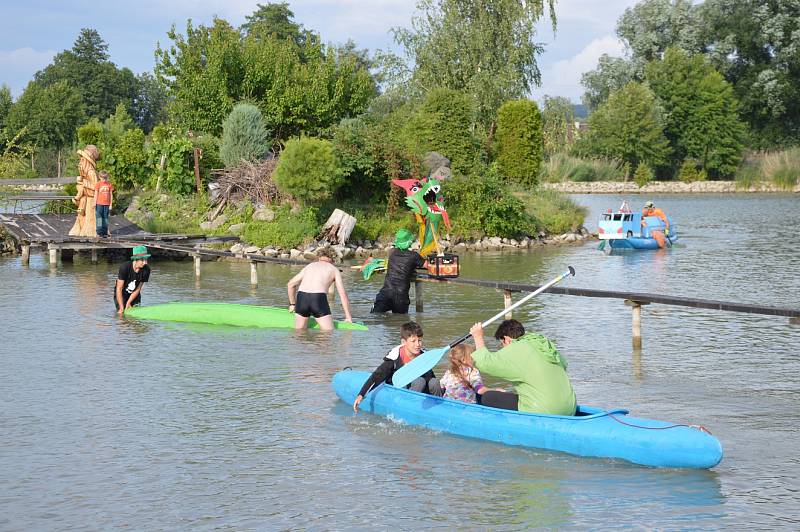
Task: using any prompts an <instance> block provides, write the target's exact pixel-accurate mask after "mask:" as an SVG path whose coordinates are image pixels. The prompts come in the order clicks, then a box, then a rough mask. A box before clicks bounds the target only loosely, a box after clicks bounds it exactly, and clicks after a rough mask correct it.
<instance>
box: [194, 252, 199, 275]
mask: <svg viewBox="0 0 800 532" xmlns="http://www.w3.org/2000/svg"><path fill="white" fill-rule="evenodd" d="M192 257H193V258H194V278H195V279H200V254H199V253H193V254H192Z"/></svg>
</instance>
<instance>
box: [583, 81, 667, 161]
mask: <svg viewBox="0 0 800 532" xmlns="http://www.w3.org/2000/svg"><path fill="white" fill-rule="evenodd" d="M576 148H577V150H578V152H579V153H583V154H586V155H592V156H601V157H610V158H615V159H620V160H622V161H625V162H628V163H630V165H631V166H632V167H636V166H638V165H639V163H640V162H645V163H647V164H648V165H650V166H654V167H657V166H663V165H665V164H666V163H667V160H668V158H669V155H670V147H669V142H668V141H667V139H666V137H665V136H664V125H663V122H662V118H661V110H660V107H659V105H658V102H657V100H656V97H655V95H654V94H653V92H652V91H651V90H650V89H649V88H648V87H647V86H646V85H643V84H641V83H636V82H634V81H632V82H630V83H628V84H627V85H625V86H624V87H623V88H622V89H620V90H618V91H615V92H612V93H611V95H610V96H609V97H608V101H607V102H606V103H604V104H603V105H601V106H600V107H599V108H598V109H597V110H596V111H595V112H594V113H592V114H591V115H590V116H589V132H588V134H587V135H586V137H585V138H584V139H581V140H580V141H578V143H577V146H576Z"/></svg>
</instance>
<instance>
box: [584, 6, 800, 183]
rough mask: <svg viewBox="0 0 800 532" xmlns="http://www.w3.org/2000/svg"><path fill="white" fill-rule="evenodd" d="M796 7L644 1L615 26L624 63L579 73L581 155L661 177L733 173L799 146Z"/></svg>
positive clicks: (799, 19) (799, 18)
mask: <svg viewBox="0 0 800 532" xmlns="http://www.w3.org/2000/svg"><path fill="white" fill-rule="evenodd" d="M798 32H800V4H798V2H796V1H794V0H769V1H761V0H705V1H704V2H702V3H694V2H691V1H690V0H644V1H642V2H639V3H638V4H637V5H635V6H634V7H631V8H628V9H627V10H626V11H625V12H624V14H623V15H622V16H621V17H620V19H619V21H618V23H617V35H618V37H619V38H620V39H621V40H622V42H623V43H624V44H625V48H626V55H625V57H622V58H615V57H610V56H608V55H604V56H602V57H601V58H600V60H599V62H598V65H597V68H596V69H594V70H592V71H590V72H587V73H585V74H584V75H583V78H582V84H583V85H584V87H585V88H586V92H585V94H584V97H583V101H584V104H586V105H587V106H588V107H589V108H590V109H591V111H592V112H591V115H590V117H589V120H588V122H589V133H588V135H587V137H586V138H585V139H584V141H583V142H579V143H578V145H577V146H576V153H577V154H579V155H584V156H594V157H596V156H604V157H615V158H618V159H621V160H623V161H625V162H627V163H628V164H629V165H632V166H633V167H634V168H635V167H637V166H638V165H639V164H641V163H643V164H644V165H646V166H647V167H650V168H652V169H654V170H655V171H656V172H657V173H658V174H659V175H660V176H661V177H665V178H670V177H673V176H675V175H676V174H677V175H681V174H682V173H685V172H694V174H695V175H699V176H700V177H703V176H705V175H708V176H710V177H729V176H731V175H733V174H734V173H735V172H736V171H737V168H739V167H740V164H741V163H742V159H743V156H744V155H745V152H746V150H775V149H782V148H787V147H790V146H794V145H797V144H798V143H800V55H798V53H797V49H798V42H800V41H798V37H797V36H798Z"/></svg>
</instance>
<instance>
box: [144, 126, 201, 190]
mask: <svg viewBox="0 0 800 532" xmlns="http://www.w3.org/2000/svg"><path fill="white" fill-rule="evenodd" d="M192 152H193V146H192V143H191V141H190V140H189V137H188V136H187V135H186V132H185V131H181V130H180V129H178V128H176V127H175V126H168V125H165V124H159V125H157V126H156V127H154V128H153V131H152V133H151V134H150V148H149V149H148V152H147V157H148V162H149V166H150V168H152V169H153V175H154V176H155V178H156V188H157V189H159V188H160V187H161V188H164V189H165V190H168V191H170V192H172V193H175V194H190V193H191V192H192V191H193V190H194V189H195V181H194V172H193V169H192V165H191V163H190V162H189V161H190V159H191V158H192ZM162 161H163V165H162Z"/></svg>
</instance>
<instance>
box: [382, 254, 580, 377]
mask: <svg viewBox="0 0 800 532" xmlns="http://www.w3.org/2000/svg"><path fill="white" fill-rule="evenodd" d="M568 268H569V269H568V270H567V271H565V272H564V273H562V274H561V275H559V276H558V277H556V278H555V279H553V280H552V281H550V282H548V283H547V284H544V285H542V286H540V287H539V288H538V289H537V290H536V291H535V292H532V293H530V294H528V295H527V296H525V297H523V298H522V299H520V300H519V301H517V302H516V303H514V304H513V305H511V306H510V307H508V308H504V309H503V310H501V311H500V312H498V313H497V314H495V315H494V316H492V317H491V318H489V319H488V320H486V321H484V322H483V327H486V326H487V325H489V324H490V323H492V322H493V321H495V320H497V319H498V318H501V317H502V316H504V315H505V314H507V313H509V312H511V311H512V310H514V309H515V308H517V307H519V306H520V305H523V304H525V303H527V302H528V300H530V299H531V298H533V297H534V296H536V295H538V294H541V293H542V292H544V291H545V290H547V289H548V288H550V287H551V286H553V285H554V284H556V283H558V282H560V281H561V280H562V279H564V278H566V277H569V276H570V275H575V269H574V268H573V267H572V266H568ZM470 336H472V334H470V333H467V334H465V335H464V336H462V337H461V338H459V339H458V340H456V341H455V342H453V343H451V344H450V345H448V346H446V347H439V348H437V349H431V350H430V351H425V352H424V353H422V354H421V355H419V356H418V357H416V358H415V359H413V360H411V361H410V362H409V363H408V364H405V365H404V366H403V367H401V368H400V369H398V370H397V371H395V372H394V375H392V384H393V385H394V386H395V387H396V388H404V387H406V386H408V385H409V384H410V383H411V381H413V380H414V379H416V378H417V377H419V376H421V375H423V374H424V373H425V372H427V371H428V370H431V369H433V368H434V366H436V364H438V363H439V360H441V358H442V357H443V356H444V355H445V353H447V352H448V351H449V350H450V349H451V348H452V347H455V346H457V345H458V344H460V343H461V342H463V341H465V340H467V339H468V338H469V337H470Z"/></svg>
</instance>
